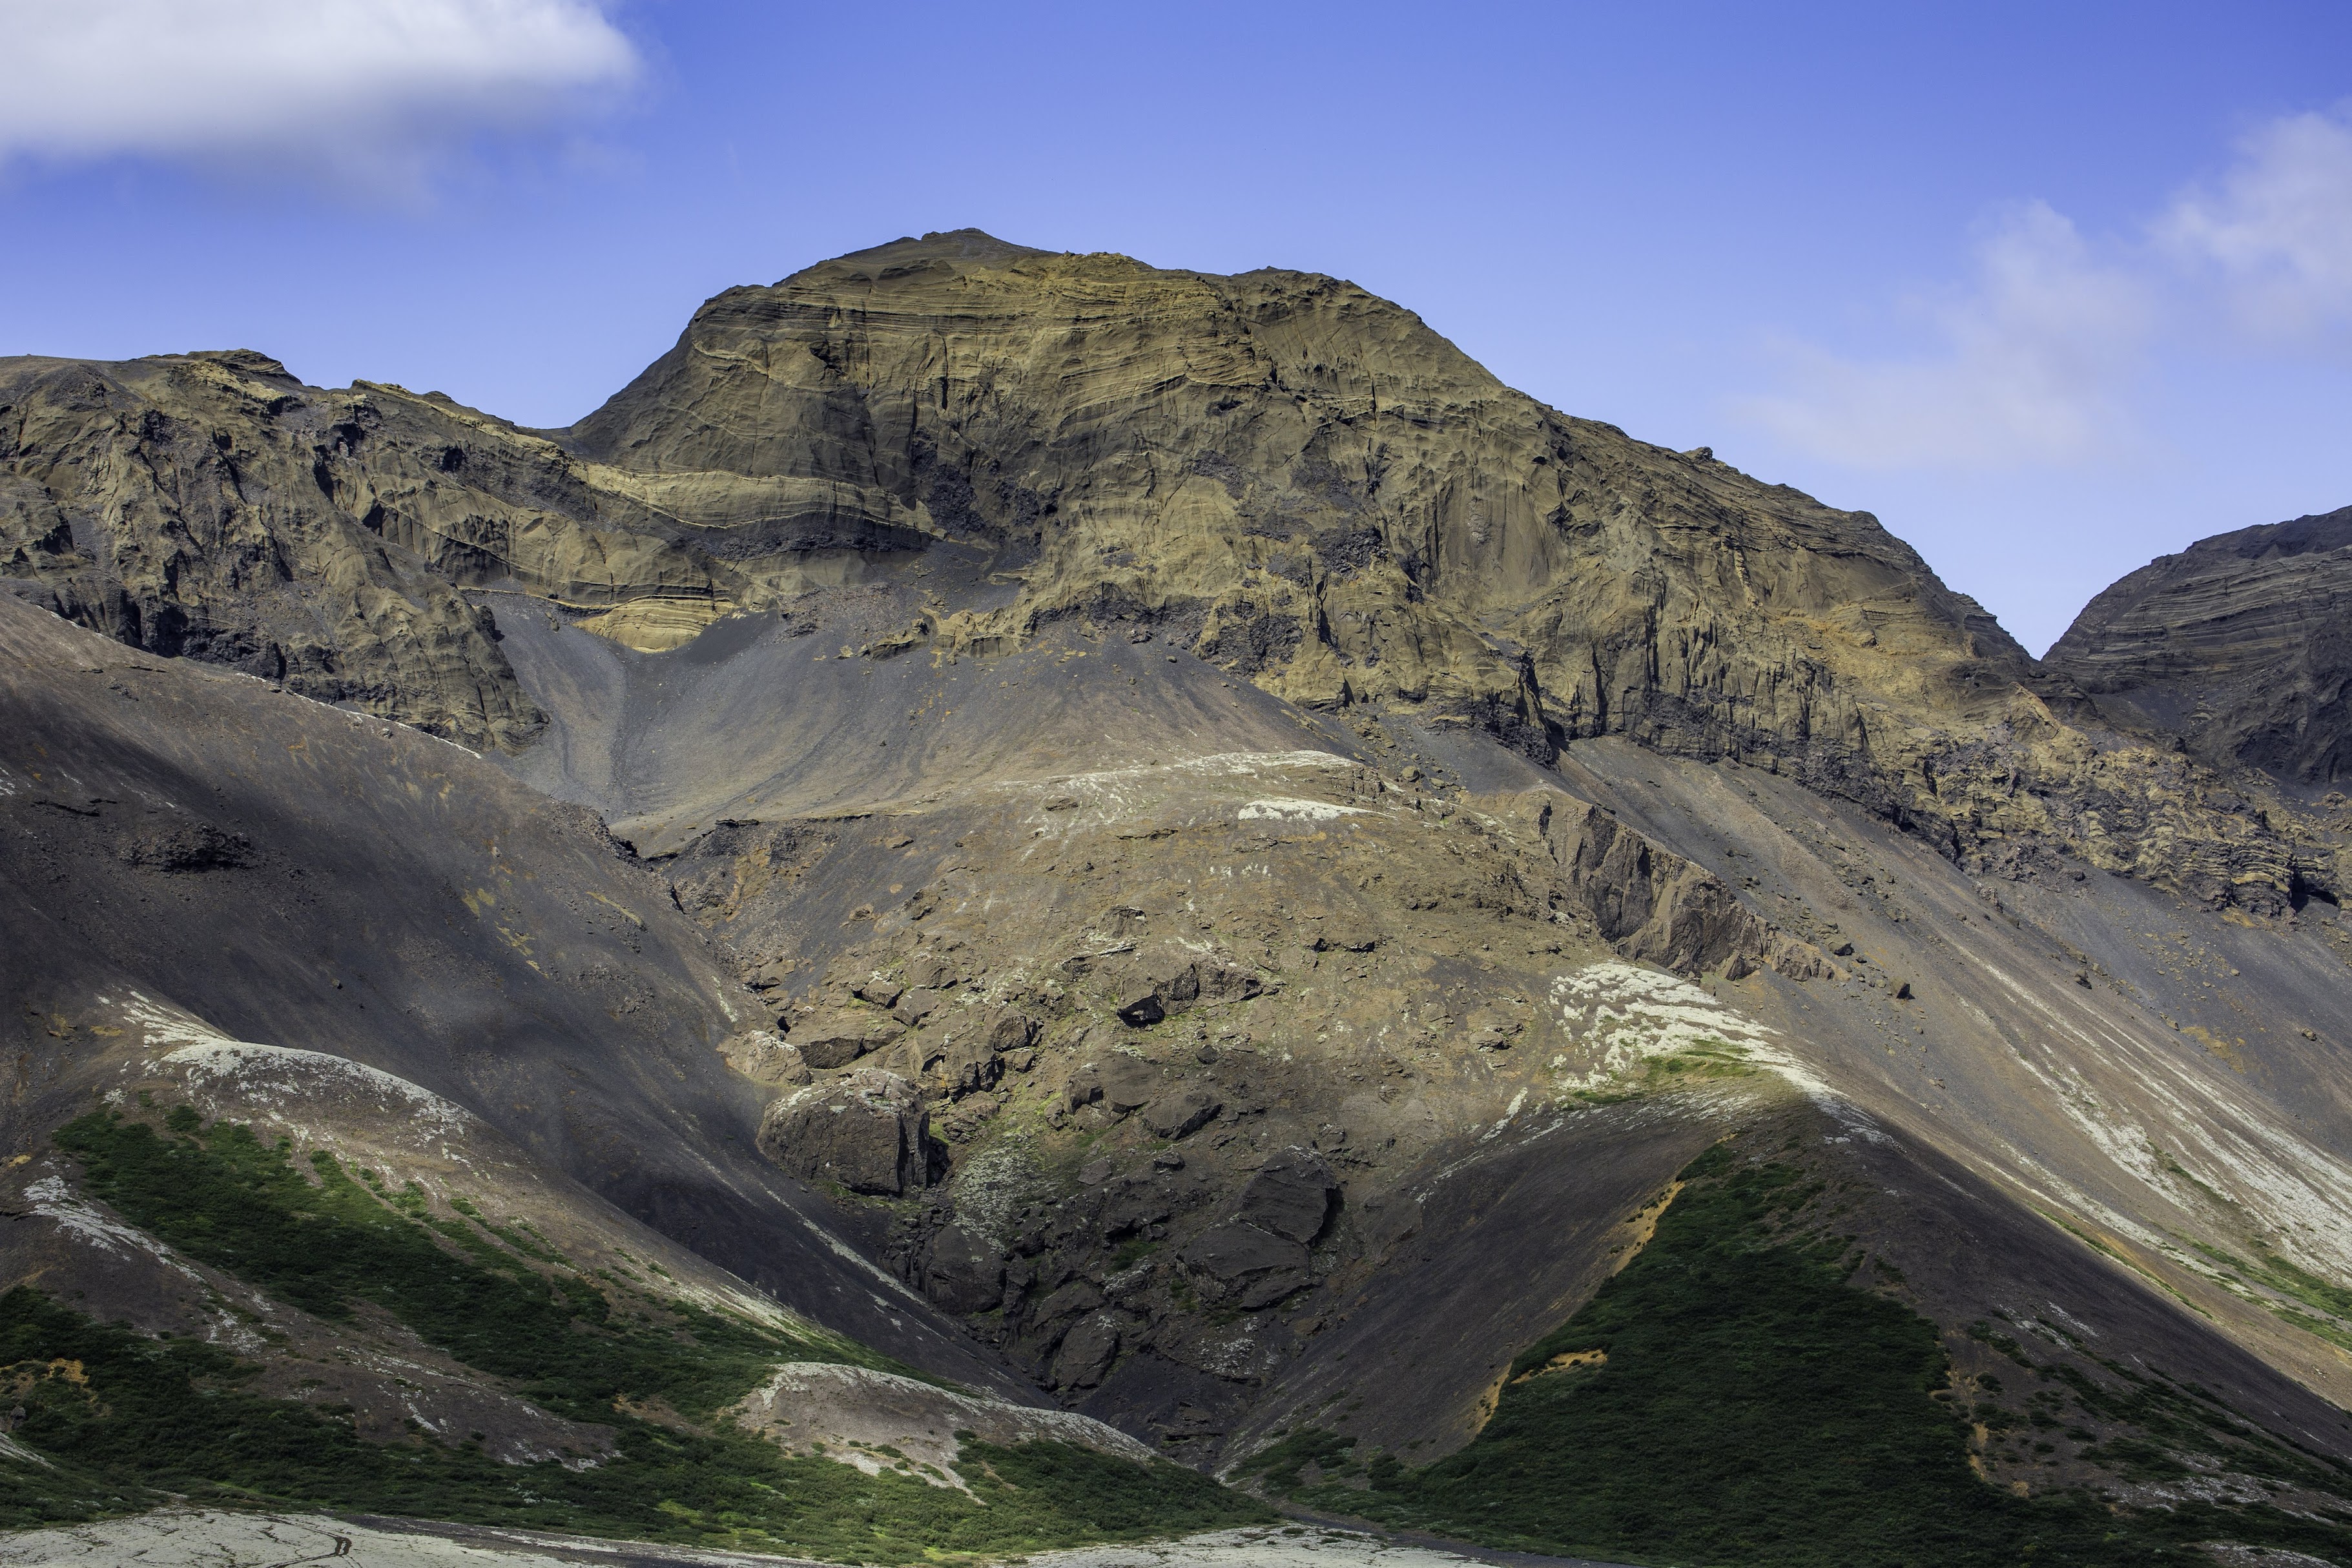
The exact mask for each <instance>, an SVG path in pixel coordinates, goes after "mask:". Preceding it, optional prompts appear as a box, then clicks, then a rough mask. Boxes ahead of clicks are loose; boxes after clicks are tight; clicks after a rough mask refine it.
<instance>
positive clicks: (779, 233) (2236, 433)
mask: <svg viewBox="0 0 2352 1568" xmlns="http://www.w3.org/2000/svg"><path fill="white" fill-rule="evenodd" d="M965 225H971V226H979V227H982V228H985V229H988V230H990V231H991V232H992V233H995V234H998V235H1001V236H1003V237H1005V238H1008V239H1013V240H1017V241H1020V242H1023V243H1025V244H1029V245H1035V246H1044V247H1055V248H1066V249H1074V250H1119V251H1125V252H1127V253H1129V254H1130V255H1134V256H1138V257H1140V258H1143V259H1145V260H1147V261H1150V262H1153V263H1155V264H1158V265H1161V266H1181V267H1193V268H1205V269H1210V270H1216V271H1229V270H1238V269H1242V268H1251V267H1256V266H1261V265H1269V264H1270V265H1280V266H1286V267H1295V268H1305V269H1311V270H1317V271H1324V272H1330V273H1336V274H1339V275H1341V276H1344V277H1348V278H1351V279H1355V280H1356V281H1358V282H1360V283H1361V284H1363V285H1364V286H1365V287H1367V288H1369V289H1373V290H1374V291H1376V292H1378V293H1381V294H1384V295H1386V296H1388V297H1390V298H1391V299H1395V300H1400V301H1402V303H1404V304H1406V305H1408V306H1410V307H1411V308H1412V309H1413V310H1417V311H1419V312H1420V313H1421V314H1422V315H1423V317H1424V318H1425V319H1426V320H1427V321H1429V322H1430V323H1431V324H1432V325H1433V326H1434V327H1436V328H1437V329H1438V330H1439V331H1443V332H1444V333H1446V334H1447V335H1448V336H1449V337H1451V338H1453V339H1454V341H1455V342H1458V343H1460V344H1461V345H1462V346H1463V347H1464V348H1465V350H1467V351H1468V352H1469V353H1472V354H1474V355H1475V356H1476V357H1477V358H1479V359H1480V360H1482V361H1484V362H1485V363H1487V364H1488V365H1489V366H1491V367H1492V368H1493V369H1494V370H1495V371H1496V373H1497V374H1500V375H1502V376H1503V377H1504V379H1506V380H1507V381H1509V382H1510V383H1512V384H1515V385H1517V386H1520V387H1522V388H1524V389H1526V390H1527V391H1528V392H1531V393H1533V394H1535V395H1538V396H1539V397H1541V398H1543V399H1544V400H1545V401H1547V402H1549V403H1551V404H1554V405H1558V406H1559V407H1560V408H1562V409H1565V410H1567V411H1568V412H1570V413H1572V414H1578V415H1584V416H1591V417H1596V418H1601V419H1607V420H1609V421H1611V422H1612V423H1614V424H1618V425H1621V426H1624V427H1625V428H1626V429H1627V430H1629V431H1631V432H1632V433H1633V434H1634V435H1636V436H1639V437H1643V438H1645V439H1649V440H1653V441H1657V442H1661V443H1663V444H1665V445H1668V446H1673V447H1692V446H1697V445H1702V444H1704V445H1708V446H1712V447H1714V448H1715V449H1716V451H1717V455H1718V456H1721V457H1723V458H1726V459H1727V460H1728V461H1731V462H1733V463H1736V464H1737V465H1738V466H1739V467H1741V468H1745V469H1748V471H1749V472H1752V473H1755V474H1758V475H1759V476H1762V477H1764V478H1766V479H1772V480H1775V481H1780V482H1786V483H1790V484H1793V485H1796V486H1798V487H1799V488H1801V489H1806V490H1809V491H1811V492H1812V493H1814V494H1816V495H1819V496H1820V497H1822V499H1823V500H1827V501H1830V502H1832V504H1835V505H1839V506H1846V507H1855V508H1863V509H1867V510H1872V511H1874V512H1876V513H1877V514H1878V515H1879V517H1880V518H1881V519H1882V520H1883V521H1885V523H1886V524H1887V525H1888V526H1889V527H1890V528H1892V529H1894V530H1895V531H1896V532H1897V533H1899V534H1901V535H1902V536H1903V537H1905V538H1906V539H1907V540H1909V541H1910V542H1912V543H1913V544H1914V545H1916V546H1917V547H1918V549H1919V550H1920V551H1921V552H1922V553H1923V554H1925V555H1926V556H1927V558H1928V560H1929V561H1930V563H1933V564H1934V565H1935V566H1936V568H1937V570H1938V571H1939V572H1940V573H1942V574H1943V575H1944V576H1945V577H1946V579H1947V580H1948V581H1949V582H1951V583H1952V584H1954V585H1956V586H1958V587H1959V588H1961V589H1963V590H1965V591H1967V592H1969V593H1972V594H1974V595H1977V596H1978V597H1979V599H1981V600H1983V601H1984V602H1985V603H1986V604H1987V605H1989V606H1990V607H1991V608H1992V609H1993V610H1994V611H1995V612H1996V613H1997V614H1999V615H2000V616H2001V618H2002V620H2003V622H2004V623H2005V624H2007V625H2008V626H2010V627H2011V630H2012V631H2014V632H2015V633H2016V634H2017V635H2018V636H2019V637H2020V638H2021V640H2023V641H2024V642H2025V643H2026V644H2027V645H2028V646H2029V647H2032V648H2034V649H2035V650H2037V651H2038V650H2040V649H2041V648H2042V647H2043V646H2044V645H2046V644H2047V643H2048V642H2049V641H2050V640H2051V639H2052V638H2053V637H2056V636H2057V634H2058V633H2059V632H2060V631H2061V630H2063V627H2064V626H2065V624H2066V622H2067V621H2068V620H2069V619H2070V618H2071V617H2072V616H2073V614H2074V611H2075V610H2076V609H2077V608H2078V607H2079V606H2080V605H2082V603H2083V602H2084V600H2085V599H2087V598H2088V597H2089V595H2091V594H2093V593H2095V591H2097V589H2098V588H2100V587H2102V586H2104V585H2105V584H2106V583H2107V582H2109V581H2110V580H2112V579H2113V578H2115V577H2116V576H2117V575H2119V574H2122V573H2123V572H2125V571H2127V570H2129V569H2130V568H2132V567H2134V566H2137V565H2138V564H2139V563H2143V562H2145V561H2146V560H2147V559H2148V558H2149V557H2151V556H2153V555H2155V554H2158V553H2159V552H2165V551H2169V550H2174V549H2178V548H2179V547H2180V546H2181V545H2183V544H2185V543H2187V542H2189V541H2190V540H2192V539H2195V538H2198V537H2200V536H2202V535H2204V534H2207V533H2212V532H2217V531H2222V530H2226V529H2232V528H2239V527H2243V526H2245V525H2247V524H2250V523H2257V522H2269V521H2278V520H2280V519H2282V518H2285V517H2291V516H2294V515H2297V514H2300V513H2303V512H2307V511H2315V510H2332V509H2334V508H2336V507H2338V506H2343V505H2347V504H2352V6H2347V5H2343V4H2341V0H2327V3H2310V4H2276V5H2263V4H2258V3H2247V0H2241V3H2237V4H2231V5H2161V4H2156V5H2150V4H2139V5H2055V4H2047V3H2045V4H2041V5H1999V4H1982V3H1978V4H1970V5H1885V4H1884V3H1883V0H1882V3H1878V4H1871V5H1778V6H1772V5H1753V4H1748V5H1705V4H1672V3H1665V4H1649V5H1547V6H1517V5H1461V6H1454V7H1442V6H1426V5H1423V6H1402V5H1381V4H1362V5H1352V6H1345V7H1342V6H1323V5H1279V4H1267V3H1261V4H1256V5H1215V4H1210V5H1188V6H1183V7H1165V6H1161V7H1147V6H1141V5H1129V6H1106V5H1094V6H1076V5H1069V6H1064V5H981V4H964V5H931V4H928V3H923V0H908V3H907V4H902V5H896V6H891V7H878V6H877V7H871V8H860V7H850V6H841V5H823V6H819V5H793V4H771V5H757V4H733V3H727V0H706V3H701V4H692V3H688V0H624V3H615V4H611V5H602V6H599V5H594V4H592V3H590V0H77V4H76V5H72V6H60V5H54V4H53V3H52V0H0V234H5V237H6V243H5V244H0V353H53V354H74V355H88V356H96V357H127V356H131V355H136V354H141V353H159V352H167V351H173V350H179V349H185V348H196V347H226V346H246V347H253V348H258V349H262V350H265V351H267V352H268V353H274V354H276V355H278V357H280V358H282V359H284V360H285V361H286V362H287V363H288V364H289V366H291V367H292V368H293V369H294V370H295V371H296V372H297V373H298V374H300V375H302V376H304V377H305V378H306V379H309V380H310V381H313V382H319V383H323V384H342V383H345V382H347V381H349V380H351V379H352V378H353V377H361V376H363V377H367V378H370V379H374V380H383V381H395V382H399V383H402V384H405V385H409V386H412V387H415V388H418V389H439V390H443V391H446V392H448V393H449V394H451V395H454V396H456V397H457V398H459V399H460V400H462V401H464V402H467V403H470V404H474V405H478V406H481V407H484V408H487V409H489V410H491V411H493V412H496V413H499V414H502V415H505V416H509V417H510V418H514V419H517V420H520V421H522V422H524V423H527V424H545V425H556V424H563V423H568V422H569V421H571V420H572V419H574V418H576V417H578V416H581V415H582V414H584V413H585V412H587V411H588V410H589V409H590V408H592V407H593V406H594V405H596V404H597V403H598V402H600V401H601V400H602V399H603V398H604V396H606V395H609V394H610V393H611V392H613V391H614V390H615V389H617V388H618V387H619V386H620V385H621V384H623V383H624V382H625V381H626V380H627V379H628V378H629V377H630V376H631V375H633V374H635V372H636V371H637V370H638V369H640V368H641V367H642V366H643V365H644V364H645V363H646V361H648V360H650V359H651V358H653V357H654V356H655V355H656V354H657V353H660V352H661V351H662V350H663V349H664V348H666V347H667V345H668V344H669V342H671V341H672V340H673V339H674V338H675V337H676V335H677V331H679V329H680V328H681V327H682V326H683V325H684V323H685V321H686V319H687V317H688V314H689V313H690V311H691V310H693V308H694V306H695V305H696V304H697V303H698V301H700V300H702V299H704V298H706V297H707V296H709V295H710V294H712V293H714V292H716V291H718V290H719V289H722V288H725V287H728V286H729V285H730V284H735V283H740V282H767V281H772V280H773V279H777V278H780V277H782V276H783V275H784V274H786V273H788V272H791V271H793V270H794V269H796V268H800V267H802V266H804V265H806V264H807V263H809V262H811V261H814V260H817V259H819V258H824V257H826V256H831V255H835V254H838V253H840V252H842V251H845V250H849V249H855V248H858V247H863V246H866V245H872V244H876V243H879V242H881V241H883V240H887V239H890V238H893V237H897V236H898V235H901V234H908V233H918V232H921V231H923V230H926V229H934V228H952V227H959V226H965Z"/></svg>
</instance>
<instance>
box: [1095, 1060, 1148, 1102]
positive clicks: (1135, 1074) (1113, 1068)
mask: <svg viewBox="0 0 2352 1568" xmlns="http://www.w3.org/2000/svg"><path fill="white" fill-rule="evenodd" d="M1096 1071H1097V1074H1099V1076H1100V1078H1101V1081H1102V1097H1103V1103H1104V1104H1106V1105H1108V1106H1109V1107H1110V1108H1111V1109H1112V1110H1116V1111H1118V1112H1120V1113H1121V1114H1122V1115H1123V1114H1125V1113H1126V1112H1128V1111H1130V1110H1141V1109H1142V1108H1143V1107H1144V1106H1146V1105H1149V1104H1150V1102H1151V1100H1152V1099H1153V1097H1154V1096H1156V1095H1158V1094H1159V1092H1160V1072H1159V1069H1158V1068H1154V1067H1153V1066H1152V1065H1151V1064H1150V1062H1143V1061H1138V1060H1136V1059H1135V1058H1133V1057H1128V1056H1109V1057H1106V1058H1103V1060H1102V1061H1101V1063H1100V1064H1098V1066H1097V1068H1096Z"/></svg>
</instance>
